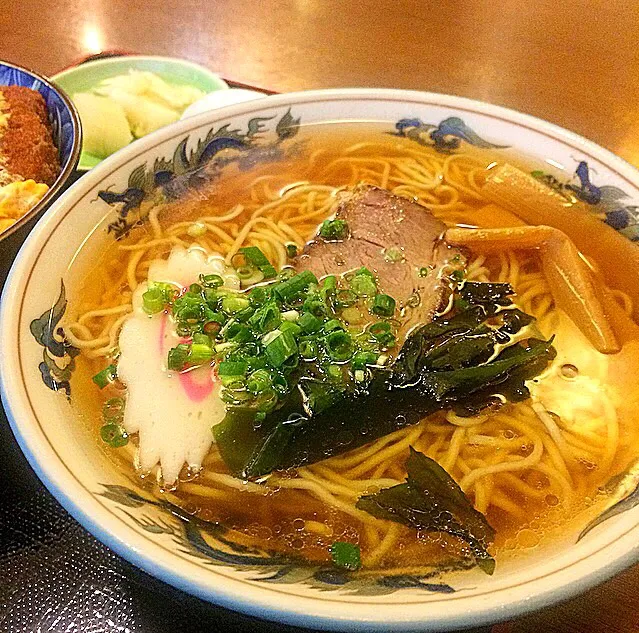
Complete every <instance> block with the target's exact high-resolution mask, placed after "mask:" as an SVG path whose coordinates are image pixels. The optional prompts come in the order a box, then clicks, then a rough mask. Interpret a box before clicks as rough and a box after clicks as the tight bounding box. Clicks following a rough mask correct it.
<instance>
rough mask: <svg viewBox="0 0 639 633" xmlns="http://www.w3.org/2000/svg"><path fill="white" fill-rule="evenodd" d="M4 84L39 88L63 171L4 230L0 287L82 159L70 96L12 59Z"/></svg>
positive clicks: (3, 67)
mask: <svg viewBox="0 0 639 633" xmlns="http://www.w3.org/2000/svg"><path fill="white" fill-rule="evenodd" d="M0 85H2V86H23V87H25V88H31V89H33V90H37V91H38V92H39V93H40V94H41V95H42V96H43V97H44V101H45V103H46V106H47V110H48V111H49V118H50V121H51V126H52V129H53V142H54V143H55V145H56V147H57V148H58V151H59V154H60V173H59V174H58V177H57V178H56V180H55V182H54V183H53V184H52V185H51V187H50V188H49V190H48V191H47V193H46V194H45V195H44V197H43V198H42V199H41V200H40V201H39V202H38V203H37V204H36V205H35V206H34V207H33V208H32V209H31V210H30V211H29V212H28V213H26V214H25V215H24V216H23V217H22V218H20V220H18V221H17V222H16V223H15V224H14V225H13V226H11V227H9V228H8V229H7V230H6V231H3V232H2V233H0V287H1V286H2V281H3V280H4V279H5V277H6V274H7V272H8V270H9V267H10V266H11V262H12V261H13V258H14V257H15V255H16V253H17V252H18V249H19V248H20V246H21V244H22V242H23V241H24V238H25V237H26V236H27V234H28V233H29V231H30V230H31V229H32V228H33V226H34V224H35V222H36V221H37V219H38V218H39V217H40V216H41V215H42V213H43V212H44V210H45V209H46V208H47V207H48V206H49V205H50V204H51V201H52V200H54V199H55V198H56V197H57V196H58V194H59V193H60V191H61V190H62V188H63V187H64V186H65V184H67V182H68V180H69V178H70V176H71V174H72V173H73V170H74V169H75V168H76V166H77V164H78V160H79V158H80V149H81V147H82V131H81V127H80V118H79V116H78V113H77V112H76V109H75V106H74V105H73V104H72V103H71V100H70V99H69V97H68V96H67V95H66V94H65V92H64V91H62V90H61V89H60V88H58V87H57V86H56V85H55V84H54V83H52V82H51V81H50V80H49V79H47V78H46V77H43V76H42V75H39V74H38V73H36V72H34V71H32V70H27V69H26V68H21V67H20V66H16V65H15V64H10V63H9V62H0Z"/></svg>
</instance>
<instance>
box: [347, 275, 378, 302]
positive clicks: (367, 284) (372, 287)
mask: <svg viewBox="0 0 639 633" xmlns="http://www.w3.org/2000/svg"><path fill="white" fill-rule="evenodd" d="M367 272H368V271H367ZM349 285H350V287H351V290H352V291H353V292H354V293H355V294H356V295H357V296H358V297H372V296H373V295H374V294H375V293H376V292H377V284H376V283H375V279H373V277H370V276H369V275H367V274H365V273H360V272H357V273H356V274H355V275H354V277H353V278H352V279H351V280H350V283H349Z"/></svg>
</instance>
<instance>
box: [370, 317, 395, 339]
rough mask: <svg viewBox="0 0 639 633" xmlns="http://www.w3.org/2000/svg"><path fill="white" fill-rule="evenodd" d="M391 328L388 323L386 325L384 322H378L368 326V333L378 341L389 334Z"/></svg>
mask: <svg viewBox="0 0 639 633" xmlns="http://www.w3.org/2000/svg"><path fill="white" fill-rule="evenodd" d="M390 331H391V326H390V323H386V322H384V321H379V322H378V323H372V324H371V325H369V326H368V332H369V333H370V334H371V336H372V337H373V338H374V339H375V340H379V339H380V337H383V336H385V335H386V334H388V333H390Z"/></svg>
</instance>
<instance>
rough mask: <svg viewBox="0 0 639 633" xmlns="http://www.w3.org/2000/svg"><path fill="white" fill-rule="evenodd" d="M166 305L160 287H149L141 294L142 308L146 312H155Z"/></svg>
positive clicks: (160, 310)
mask: <svg viewBox="0 0 639 633" xmlns="http://www.w3.org/2000/svg"><path fill="white" fill-rule="evenodd" d="M165 305H166V297H165V293H164V292H163V291H162V289H161V288H157V287H155V288H149V289H148V290H147V291H146V292H145V293H144V294H143V295H142V308H143V310H144V311H145V312H146V313H147V314H157V313H158V312H162V310H164V306H165Z"/></svg>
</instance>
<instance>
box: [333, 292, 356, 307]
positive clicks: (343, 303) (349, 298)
mask: <svg viewBox="0 0 639 633" xmlns="http://www.w3.org/2000/svg"><path fill="white" fill-rule="evenodd" d="M335 298H336V305H337V307H338V308H348V307H349V306H352V305H353V304H354V303H355V302H356V301H357V295H356V294H355V293H354V292H353V291H352V290H339V291H338V292H337V295H336V296H335Z"/></svg>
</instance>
